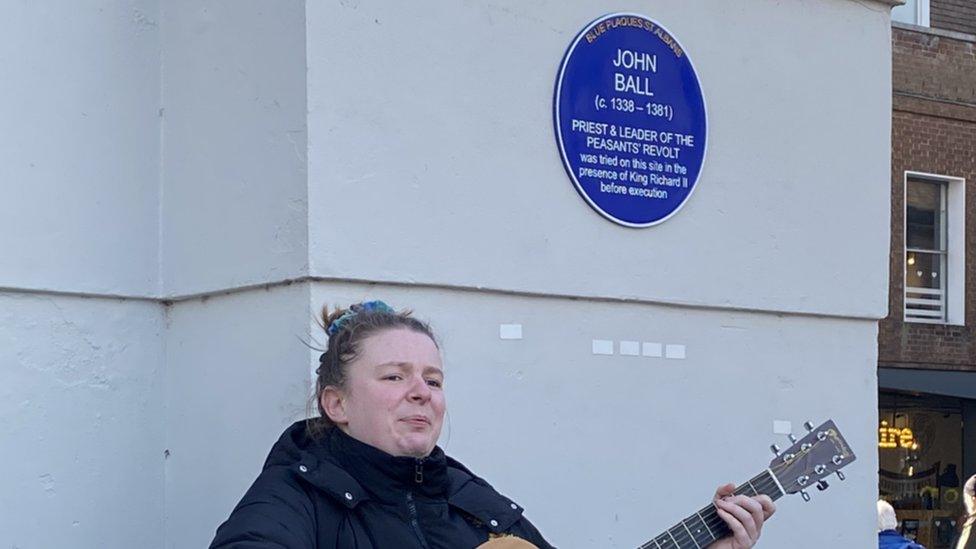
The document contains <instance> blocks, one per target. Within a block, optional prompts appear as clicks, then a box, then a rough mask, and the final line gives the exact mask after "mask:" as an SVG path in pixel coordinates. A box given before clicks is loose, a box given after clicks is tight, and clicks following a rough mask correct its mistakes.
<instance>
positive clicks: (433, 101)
mask: <svg viewBox="0 0 976 549" xmlns="http://www.w3.org/2000/svg"><path fill="white" fill-rule="evenodd" d="M611 10H613V11H628V10H632V11H636V12H639V13H643V14H645V15H648V16H650V17H652V18H655V19H657V20H658V21H660V22H661V23H662V24H663V25H665V26H666V27H667V28H668V29H669V30H670V31H671V32H672V33H674V34H675V35H676V36H677V37H678V39H679V40H680V41H681V43H682V45H683V46H684V47H685V50H686V51H687V52H688V53H689V55H690V56H691V58H692V60H693V62H694V64H695V67H696V68H697V70H698V76H699V79H700V81H701V84H702V88H703V90H704V93H705V96H706V101H707V103H708V111H709V124H710V131H709V143H708V158H707V160H706V165H705V168H704V171H703V174H702V176H701V179H700V181H699V183H698V186H697V187H696V191H695V193H694V196H693V197H692V198H691V199H690V200H689V201H688V203H687V204H686V205H685V207H684V208H683V209H682V211H681V212H680V213H679V214H678V215H676V216H675V217H673V218H672V219H671V220H669V221H668V222H666V223H664V224H662V225H660V226H658V227H655V228H653V229H652V230H625V229H623V228H621V227H618V226H616V225H614V224H612V223H610V222H607V221H605V220H603V219H602V218H601V217H600V216H598V215H594V213H593V212H592V211H591V210H590V208H589V207H588V206H587V205H586V204H585V203H584V202H583V200H581V199H580V198H579V197H578V195H577V194H576V192H575V191H574V190H573V186H572V183H571V182H570V180H569V179H568V177H567V176H566V174H565V172H564V170H563V168H562V166H561V164H560V160H559V155H558V154H557V153H556V145H555V141H554V137H553V129H552V108H551V104H552V94H553V84H554V79H555V75H556V72H557V69H558V67H559V63H560V60H561V59H562V55H563V52H564V51H565V49H566V47H567V46H568V44H569V43H570V41H571V40H572V38H573V37H574V35H575V33H576V32H578V31H579V30H580V29H581V28H582V27H583V26H584V25H585V24H586V23H588V22H589V21H591V20H592V19H593V18H595V17H597V16H598V15H601V14H603V13H606V12H608V11H611ZM307 11H308V64H309V69H308V90H309V91H308V104H309V151H310V152H309V197H310V201H309V204H310V215H309V217H310V219H311V220H312V221H311V222H310V224H309V235H310V236H309V257H310V262H311V272H312V273H313V274H314V275H321V276H328V277H338V278H352V279H366V280H377V279H379V280H409V281H417V282H425V283H434V284H447V285H459V286H465V287H477V288H497V289H502V290H519V291H531V292H541V293H547V294H548V293H557V294H566V295H582V296H606V297H621V298H628V299H629V298H639V299H647V300H655V301H662V302H669V303H688V304H697V305H705V306H714V307H735V308H747V309H762V310H770V311H788V312H808V313H817V314H830V315H845V316H859V317H880V316H884V313H885V311H886V307H887V298H886V297H885V295H884V293H883V292H880V291H878V290H877V289H878V288H884V287H885V283H886V280H887V279H886V273H885V271H884V270H883V269H880V268H879V265H881V264H882V263H884V261H886V258H887V243H888V232H887V226H888V225H887V220H888V218H889V212H888V191H887V190H886V189H885V188H884V185H883V184H882V180H884V179H885V178H886V177H887V175H886V174H887V173H888V171H887V170H888V168H887V166H888V162H889V137H888V135H889V133H890V132H889V127H890V120H889V119H890V116H891V109H890V95H891V93H890V72H891V71H890V52H889V49H890V48H889V45H888V44H889V32H890V23H889V15H888V8H887V7H886V6H884V5H882V4H881V3H877V4H874V3H870V2H848V1H837V0H834V1H818V2H809V1H805V0H789V1H786V2H775V3H774V2H766V1H758V2H719V1H712V2H683V1H680V0H666V1H662V2H656V3H654V5H653V6H652V5H648V4H646V3H642V2H633V1H627V2H622V3H616V4H614V5H613V6H612V8H611V7H608V5H607V4H606V3H605V2H598V1H579V2H571V3H566V2H555V1H544V2H533V3H525V2H517V1H504V2H488V3H445V4H442V5H439V6H438V9H437V12H436V16H435V15H434V14H433V13H432V12H431V11H429V10H417V9H414V7H413V6H412V5H411V4H409V3H391V2H382V1H365V0H364V1H357V2H338V3H334V2H333V3H322V2H313V3H309V5H308V10H307ZM825 36H829V37H830V38H829V39H825ZM337 75H341V77H337ZM872 182H874V183H872ZM367 220H368V221H367ZM380 221H381V222H380ZM336 227H343V228H345V227H350V228H352V227H355V230H356V231H357V233H358V234H357V237H356V238H351V237H350V236H349V234H348V231H336V230H334V229H335V228H336ZM364 249H367V250H372V253H363V250H364ZM703 267H704V268H703ZM704 273H709V274H711V273H715V275H714V276H707V275H704ZM718 273H721V274H720V275H719V274H718Z"/></svg>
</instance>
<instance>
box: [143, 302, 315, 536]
mask: <svg viewBox="0 0 976 549" xmlns="http://www.w3.org/2000/svg"><path fill="white" fill-rule="evenodd" d="M308 293H309V290H308V284H293V285H290V286H286V287H279V288H276V289H274V290H271V291H264V290H259V291H250V292H242V293H238V294H233V295H229V296H218V297H214V298H210V299H206V300H200V299H194V300H189V301H184V302H179V303H175V304H173V305H172V306H171V307H170V308H169V313H168V317H167V320H168V327H169V329H168V332H167V339H166V365H167V369H166V376H165V377H166V402H167V407H166V414H165V416H164V417H163V423H164V424H165V430H166V438H165V440H166V443H165V444H166V448H167V449H169V450H170V455H169V458H168V459H167V460H166V544H165V547H167V548H173V549H182V548H185V547H206V546H207V545H208V544H209V543H210V540H211V539H212V538H213V535H214V532H215V530H216V529H217V526H218V525H219V524H220V523H221V522H223V521H224V520H225V519H226V518H227V516H228V515H229V514H230V511H231V509H233V507H234V505H236V504H237V502H238V500H240V498H241V496H243V495H244V492H245V490H247V488H248V487H249V486H250V484H251V482H252V481H253V480H254V478H255V477H257V474H258V473H259V472H260V471H261V466H262V465H263V463H264V459H265V457H267V454H268V451H269V450H270V449H271V445H272V444H273V443H274V441H275V440H277V439H278V435H279V434H280V433H281V431H283V430H284V428H285V427H287V426H288V425H290V424H291V423H292V422H294V421H297V420H299V419H302V418H304V417H307V415H306V412H307V406H306V400H307V397H308V394H309V393H308V379H309V363H310V356H311V355H312V354H313V352H312V351H311V350H310V349H309V348H308V347H306V346H305V345H304V344H303V341H304V342H308V338H309V324H310V319H311V314H312V313H310V312H309V307H308V305H309V296H308ZM314 354H315V357H316V359H317V358H318V353H314ZM156 547H163V545H162V544H161V543H160V544H157V545H156Z"/></svg>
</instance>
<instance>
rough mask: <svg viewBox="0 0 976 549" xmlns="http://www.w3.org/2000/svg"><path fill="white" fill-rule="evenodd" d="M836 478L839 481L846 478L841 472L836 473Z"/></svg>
mask: <svg viewBox="0 0 976 549" xmlns="http://www.w3.org/2000/svg"><path fill="white" fill-rule="evenodd" d="M837 478H838V479H840V480H844V479H846V478H847V477H845V476H844V472H843V471H837Z"/></svg>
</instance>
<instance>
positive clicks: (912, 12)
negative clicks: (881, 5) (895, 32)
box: [891, 0, 919, 25]
mask: <svg viewBox="0 0 976 549" xmlns="http://www.w3.org/2000/svg"><path fill="white" fill-rule="evenodd" d="M918 2H919V0H908V1H907V2H905V5H904V6H896V7H894V8H892V9H891V20H892V21H901V22H902V23H911V24H912V25H918V24H919V23H918Z"/></svg>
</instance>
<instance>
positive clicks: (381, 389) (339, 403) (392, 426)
mask: <svg viewBox="0 0 976 549" xmlns="http://www.w3.org/2000/svg"><path fill="white" fill-rule="evenodd" d="M348 368H349V370H348V372H347V375H346V387H345V388H344V389H343V390H338V389H334V388H330V389H326V390H325V391H324V392H323V394H322V399H323V407H324V408H325V410H326V412H327V413H328V415H329V417H330V418H331V419H332V421H333V422H335V423H336V425H338V426H339V428H341V429H342V430H343V431H345V432H346V433H348V434H349V435H350V436H352V437H353V438H355V439H357V440H359V441H362V442H365V443H367V444H369V445H371V446H375V447H376V448H379V449H380V450H383V451H384V452H386V453H388V454H391V455H394V456H413V457H425V456H427V455H428V454H430V452H431V450H433V449H434V445H435V444H437V438H438V437H439V436H440V434H441V425H442V424H443V421H444V410H445V402H444V390H443V385H444V371H443V365H442V364H441V354H440V351H439V350H438V349H437V346H436V345H434V342H433V341H432V340H431V339H430V338H429V337H427V336H426V335H424V334H421V333H418V332H415V331H413V330H408V329H405V328H396V329H390V330H383V331H381V332H377V333H375V334H373V335H371V336H369V337H367V338H366V339H364V340H362V341H361V342H360V348H359V356H358V357H357V358H356V359H355V360H353V361H352V362H351V363H349V365H348Z"/></svg>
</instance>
